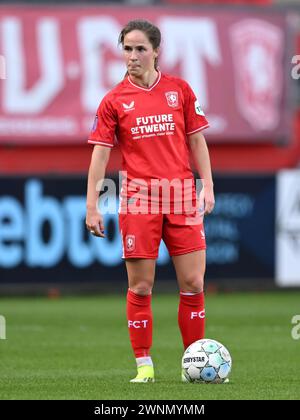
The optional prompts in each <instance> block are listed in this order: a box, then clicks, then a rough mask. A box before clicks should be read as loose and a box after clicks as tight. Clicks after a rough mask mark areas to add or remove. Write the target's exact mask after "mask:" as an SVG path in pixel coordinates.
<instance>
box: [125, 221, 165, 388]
mask: <svg viewBox="0 0 300 420" xmlns="http://www.w3.org/2000/svg"><path fill="white" fill-rule="evenodd" d="M119 225H120V231H121V235H122V241H123V257H124V258H125V263H126V269H127V275H128V286H129V288H128V293H127V319H128V331H129V337H130V341H131V344H132V348H133V352H134V354H135V357H136V362H137V367H138V376H137V378H135V379H134V380H133V381H134V382H148V381H152V382H153V380H154V371H153V364H152V360H151V355H150V348H151V344H152V310H151V292H152V287H153V282H154V276H155V260H156V258H157V256H158V247H159V243H160V239H161V231H162V217H161V215H151V214H147V215H141V214H139V215H134V214H120V218H119Z"/></svg>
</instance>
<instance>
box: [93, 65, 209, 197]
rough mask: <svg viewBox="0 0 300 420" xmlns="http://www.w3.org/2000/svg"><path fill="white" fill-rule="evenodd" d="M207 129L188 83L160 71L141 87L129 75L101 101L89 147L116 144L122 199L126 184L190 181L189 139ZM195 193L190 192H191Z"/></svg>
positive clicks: (191, 177) (191, 175)
mask: <svg viewBox="0 0 300 420" xmlns="http://www.w3.org/2000/svg"><path fill="white" fill-rule="evenodd" d="M207 127H209V124H208V122H207V120H206V118H205V116H204V113H203V111H202V110H201V108H200V105H199V103H198V101H197V98H196V96H195V94H194V93H193V91H192V89H191V87H190V86H189V85H188V83H187V82H185V81H184V80H181V79H179V78H177V77H173V76H170V75H165V74H161V73H160V72H159V74H158V78H157V80H156V81H155V83H154V84H153V85H152V86H151V87H149V88H144V87H141V86H138V85H136V84H134V83H133V82H132V81H131V79H130V77H129V76H127V77H126V78H125V79H124V80H123V81H122V82H121V83H119V84H118V85H117V86H116V87H115V88H114V89H112V90H111V91H110V92H109V93H108V94H107V95H106V96H105V97H104V98H103V100H102V101H101V103H100V105H99V108H98V110H97V115H96V118H95V122H94V127H93V130H92V132H91V134H90V136H89V139H88V142H89V143H92V144H99V145H103V146H107V147H113V146H114V145H115V144H116V143H118V144H119V146H120V150H121V153H122V170H123V171H126V176H127V182H126V179H125V180H124V181H123V183H122V195H123V197H129V196H131V195H132V194H131V192H130V190H129V189H128V183H129V182H131V181H132V180H135V181H132V182H131V184H132V185H134V184H135V185H141V184H144V183H146V184H147V185H148V186H149V185H150V183H151V180H161V179H167V180H169V181H171V180H174V179H179V180H181V181H183V180H184V179H193V174H192V171H191V168H190V165H189V146H188V141H187V135H189V134H192V133H196V132H197V131H200V130H202V129H204V128H207ZM193 189H194V188H193Z"/></svg>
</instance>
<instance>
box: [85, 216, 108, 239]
mask: <svg viewBox="0 0 300 420" xmlns="http://www.w3.org/2000/svg"><path fill="white" fill-rule="evenodd" d="M85 224H86V227H87V229H88V230H89V231H90V232H91V234H92V235H94V236H98V237H99V238H105V233H104V223H103V217H102V215H101V214H100V213H99V212H98V211H97V210H96V209H95V210H87V212H86V220H85Z"/></svg>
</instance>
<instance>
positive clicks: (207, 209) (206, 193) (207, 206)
mask: <svg viewBox="0 0 300 420" xmlns="http://www.w3.org/2000/svg"><path fill="white" fill-rule="evenodd" d="M199 199H200V211H201V209H202V211H203V209H204V214H210V213H211V212H212V211H213V209H214V207H215V195H214V186H213V184H205V185H203V188H202V190H201V192H200V196H199Z"/></svg>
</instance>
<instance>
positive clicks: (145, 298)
mask: <svg viewBox="0 0 300 420" xmlns="http://www.w3.org/2000/svg"><path fill="white" fill-rule="evenodd" d="M151 298H152V295H151V294H150V295H138V294H137V293H134V292H133V291H132V290H130V289H128V291H127V301H128V302H130V303H132V304H134V305H138V306H148V305H150V304H151Z"/></svg>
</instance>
